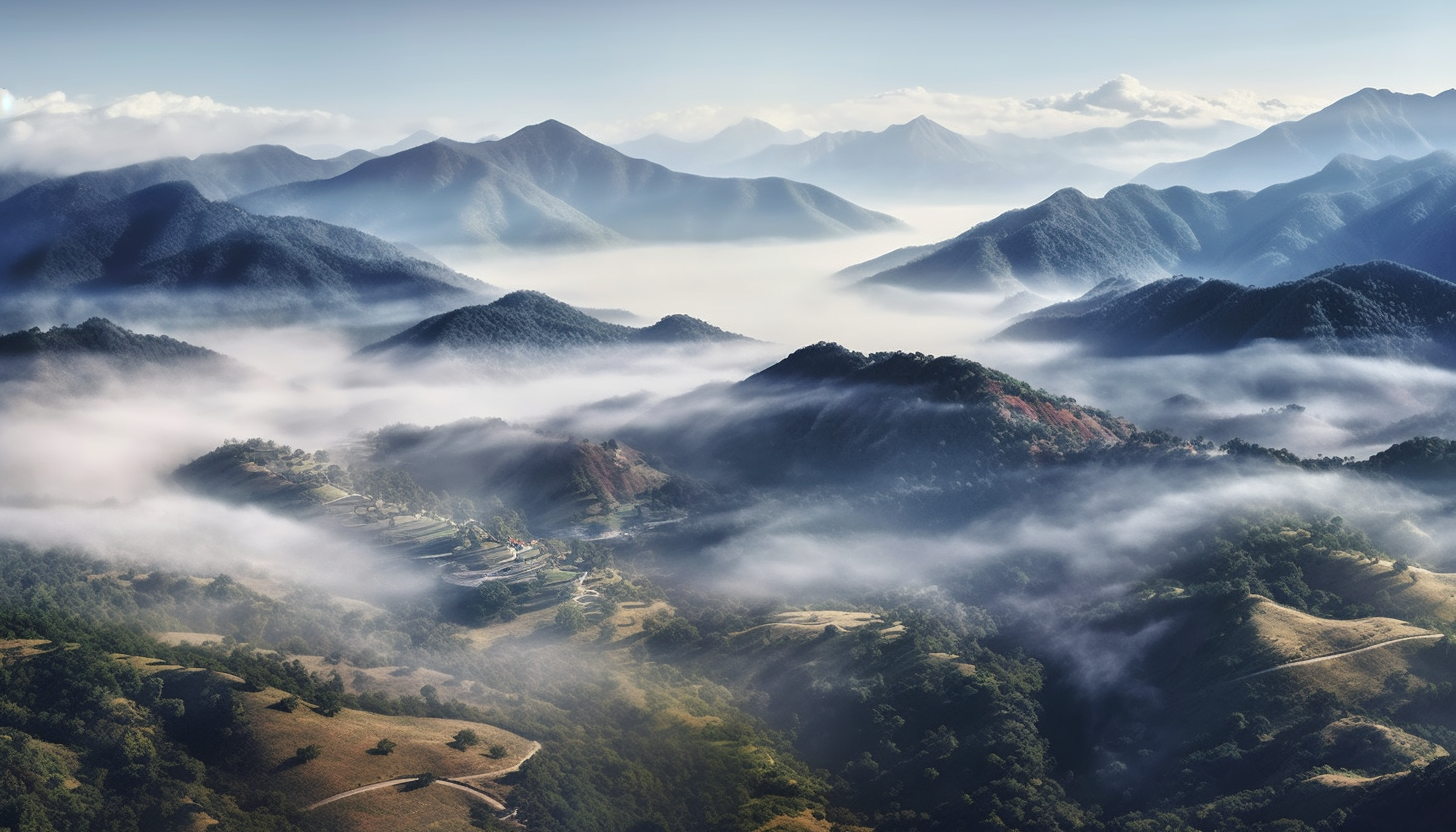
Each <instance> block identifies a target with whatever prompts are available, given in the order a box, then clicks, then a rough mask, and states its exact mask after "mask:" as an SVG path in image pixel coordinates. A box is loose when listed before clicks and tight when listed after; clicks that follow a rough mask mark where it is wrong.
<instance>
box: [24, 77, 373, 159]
mask: <svg viewBox="0 0 1456 832" xmlns="http://www.w3.org/2000/svg"><path fill="white" fill-rule="evenodd" d="M357 127H358V125H357V123H356V121H355V120H354V119H351V118H349V117H347V116H343V115H339V114H336V113H329V112H325V111H322V110H283V109H277V108H274V107H239V106H234V105H231V104H225V103H221V102H218V101H215V100H213V99H212V98H209V97H207V96H199V95H179V94H177V93H172V92H155V91H153V92H143V93H139V94H136V95H130V96H127V97H125V98H122V99H120V100H117V101H114V102H110V103H108V104H104V105H95V104H89V103H85V102H80V101H74V100H72V99H71V98H69V97H68V96H67V95H66V94H65V93H64V92H51V93H47V94H45V95H40V96H34V97H25V96H17V95H15V94H13V93H11V92H10V91H9V90H0V158H3V159H4V160H5V162H4V163H3V164H4V165H6V166H8V167H16V168H23V169H28V170H36V171H40V172H43V173H63V174H64V173H77V172H80V171H83V170H96V169H99V168H107V167H116V166H119V165H127V164H132V163H135V162H141V161H146V160H148V159H156V158H160V157H163V156H189V157H191V156H197V155H200V154H203V153H215V152H225V151H232V150H238V149H240V148H242V147H246V146H248V145H252V144H264V143H268V144H288V145H307V144H318V143H324V142H337V141H345V142H347V141H348V136H349V135H350V134H351V133H352V132H353V131H354V130H356V129H357Z"/></svg>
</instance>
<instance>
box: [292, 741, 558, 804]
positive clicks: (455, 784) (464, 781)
mask: <svg viewBox="0 0 1456 832" xmlns="http://www.w3.org/2000/svg"><path fill="white" fill-rule="evenodd" d="M540 750H541V743H539V742H534V741H533V742H532V743H531V750H530V751H528V752H526V756H524V757H522V758H521V760H520V762H518V763H516V764H515V765H513V766H511V767H510V768H502V769H496V770H495V771H487V772H484V773H482V774H467V775H465V776H464V777H441V778H439V779H437V780H435V784H436V785H441V786H449V787H450V788H452V789H459V790H460V791H462V792H465V793H467V794H469V795H471V796H472V797H475V798H477V799H479V800H481V801H484V802H485V803H487V804H489V805H490V807H491V808H492V809H495V810H496V811H499V812H504V811H505V809H506V807H505V804H504V803H501V802H500V801H499V800H496V799H495V798H494V797H491V796H490V795H488V794H486V793H485V792H483V791H481V790H479V789H477V788H475V787H474V786H472V785H470V784H471V783H473V782H477V781H480V780H494V779H495V778H497V777H504V776H505V775H507V774H512V773H514V772H517V771H520V770H521V766H523V765H525V763H526V761H527V760H529V759H531V758H532V757H534V756H536V752H537V751H540ZM419 779H420V778H419V775H415V776H412V777H396V778H394V779H393V780H382V781H380V782H378V783H369V784H368V785H364V786H359V787H358V788H354V789H349V790H348V791H346V792H339V793H338V794H334V795H329V796H328V797H326V798H324V799H323V800H320V801H318V802H317V803H311V804H309V805H307V806H305V807H303V811H305V812H307V811H310V810H312V809H317V808H318V807H320V806H323V805H325V804H329V803H333V802H334V801H335V800H343V799H344V798H346V797H353V796H354V795H356V794H363V793H364V792H372V791H374V790H375V789H387V788H390V787H391V786H402V785H404V784H406V783H413V782H415V781H417V780H419Z"/></svg>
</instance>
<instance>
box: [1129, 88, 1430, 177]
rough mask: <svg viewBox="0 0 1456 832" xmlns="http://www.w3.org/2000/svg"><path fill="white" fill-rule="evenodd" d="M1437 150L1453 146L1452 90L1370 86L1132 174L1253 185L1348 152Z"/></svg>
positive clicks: (1409, 154) (1307, 170)
mask: <svg viewBox="0 0 1456 832" xmlns="http://www.w3.org/2000/svg"><path fill="white" fill-rule="evenodd" d="M1435 150H1456V89H1450V90H1446V91H1445V92H1443V93H1441V94H1440V95H1435V96H1431V95H1419V94H1417V95H1407V94H1403V93H1396V92H1391V91H1390V90H1381V89H1372V88H1368V87H1367V88H1366V89H1363V90H1360V91H1359V92H1357V93H1354V94H1353V95H1349V96H1346V97H1345V98H1342V99H1340V100H1339V101H1336V102H1335V103H1333V104H1331V105H1330V106H1328V107H1325V108H1324V109H1322V110H1319V111H1318V112H1315V113H1311V114H1310V115H1308V116H1305V117H1304V118H1302V119H1299V120H1298V121H1289V122H1282V123H1280V124H1276V125H1274V126H1273V127H1270V128H1269V129H1267V130H1265V131H1264V132H1262V133H1260V134H1258V135H1257V136H1253V137H1252V138H1249V139H1246V140H1244V141H1241V142H1239V143H1237V144H1234V145H1232V146H1230V147H1226V148H1223V149H1222V150H1216V151H1214V152H1212V153H1209V154H1207V155H1205V156H1200V157H1198V158H1196V159H1189V160H1187V161H1182V162H1169V163H1163V164H1157V165H1154V166H1152V167H1150V168H1148V169H1147V170H1145V171H1143V172H1142V173H1140V174H1138V175H1137V176H1136V177H1135V178H1134V179H1133V181H1134V182H1136V183H1140V184H1143V185H1151V186H1152V187H1155V188H1166V187H1170V186H1172V185H1186V186H1188V187H1190V188H1196V189H1199V190H1203V191H1224V190H1233V189H1248V190H1257V189H1260V188H1264V187H1266V186H1268V185H1270V184H1272V183H1275V182H1285V181H1288V180H1290V179H1295V178H1298V177H1302V176H1307V175H1309V174H1311V173H1314V172H1315V171H1317V170H1319V169H1320V168H1322V167H1324V166H1325V165H1326V164H1327V163H1329V161H1330V160H1331V159H1333V158H1334V157H1336V156H1339V155H1341V154H1345V153H1348V154H1353V155H1355V156H1364V157H1367V158H1374V159H1378V158H1382V157H1385V156H1400V157H1404V158H1407V159H1409V158H1415V157H1418V156H1425V155H1427V154H1429V153H1431V152H1432V151H1435Z"/></svg>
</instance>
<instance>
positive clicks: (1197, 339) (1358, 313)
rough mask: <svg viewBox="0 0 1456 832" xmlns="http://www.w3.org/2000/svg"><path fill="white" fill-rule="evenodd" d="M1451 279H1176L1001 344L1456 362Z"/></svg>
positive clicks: (1051, 314)
mask: <svg viewBox="0 0 1456 832" xmlns="http://www.w3.org/2000/svg"><path fill="white" fill-rule="evenodd" d="M1453 320H1456V284H1453V283H1451V282H1449V281H1445V280H1442V279H1440V278H1437V277H1435V276H1432V275H1429V274H1426V273H1425V272H1421V271H1418V270H1416V269H1411V268H1408V267H1406V266H1402V265H1400V264H1398V263H1391V262H1388V261H1374V262H1370V263H1364V264H1359V265H1352V266H1346V265H1341V266H1337V267H1334V268H1330V269H1326V270H1323V271H1320V272H1316V273H1314V274H1311V275H1309V276H1307V277H1304V278H1301V279H1299V280H1295V281H1289V282H1287V283H1281V284H1278V285H1276V286H1271V287H1246V286H1240V285H1237V284H1234V283H1229V282H1227V281H1221V280H1210V281H1202V280H1198V279H1195V278H1189V277H1174V278H1167V279H1164V280H1160V281H1156V282H1153V283H1150V284H1147V285H1145V286H1141V287H1137V288H1133V289H1130V290H1127V291H1123V292H1116V293H1112V294H1104V295H1102V296H1100V297H1096V298H1094V299H1091V300H1090V301H1074V302H1072V303H1069V304H1058V305H1056V306H1052V307H1048V308H1047V309H1043V310H1039V311H1037V312H1034V313H1031V314H1030V315H1029V316H1026V317H1025V318H1023V319H1022V320H1020V321H1018V322H1017V323H1014V324H1012V325H1011V326H1010V327H1007V328H1006V329H1005V330H1003V331H1002V332H1001V333H1000V334H999V335H997V336H996V337H997V338H1000V339H1007V340H1073V341H1077V342H1080V343H1083V344H1085V345H1087V346H1089V347H1092V348H1093V349H1096V350H1098V351H1100V352H1103V353H1106V354H1110V355H1148V354H1172V353H1208V352H1222V351H1227V350H1231V349H1235V348H1238V347H1240V346H1245V345H1247V344H1250V343H1252V342H1254V341H1256V340H1259V339H1266V338H1267V339H1274V340H1279V341H1293V342H1298V343H1301V344H1304V345H1305V346H1307V347H1309V348H1312V349H1316V350H1319V351H1322V352H1331V353H1346V354H1354V355H1395V356H1403V357H1409V358H1421V359H1425V360H1431V361H1437V362H1439V363H1444V364H1450V363H1452V362H1453V361H1456V326H1453V324H1452V321H1453Z"/></svg>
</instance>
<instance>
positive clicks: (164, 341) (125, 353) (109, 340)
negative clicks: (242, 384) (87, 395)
mask: <svg viewBox="0 0 1456 832" xmlns="http://www.w3.org/2000/svg"><path fill="white" fill-rule="evenodd" d="M67 355H94V356H100V357H104V358H108V359H115V360H119V361H122V362H127V363H130V362H147V363H156V364H165V363H170V362H173V361H191V360H197V359H218V358H222V356H221V355H218V354H217V353H215V352H213V351H212V350H209V349H205V348H203V347H194V346H193V345H191V344H188V343H186V342H183V341H178V340H176V339H175V338H169V337H167V336H166V335H141V334H138V333H135V332H132V331H131V330H129V329H124V328H122V327H119V326H117V325H116V324H114V323H112V322H111V321H108V320H106V319H105V318H91V319H90V320H87V321H85V322H83V323H81V324H78V325H76V326H74V327H71V326H66V325H65V324H62V325H60V326H53V327H51V328H50V329H49V330H47V331H44V332H42V331H41V330H40V328H39V327H32V328H31V329H28V330H23V331H20V332H11V333H9V334H7V335H0V359H6V358H42V357H60V356H67Z"/></svg>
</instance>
